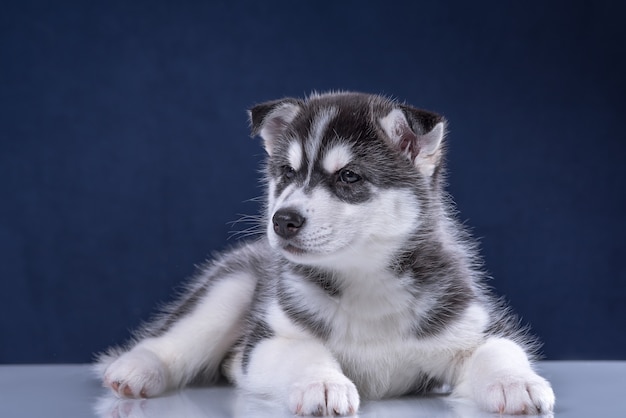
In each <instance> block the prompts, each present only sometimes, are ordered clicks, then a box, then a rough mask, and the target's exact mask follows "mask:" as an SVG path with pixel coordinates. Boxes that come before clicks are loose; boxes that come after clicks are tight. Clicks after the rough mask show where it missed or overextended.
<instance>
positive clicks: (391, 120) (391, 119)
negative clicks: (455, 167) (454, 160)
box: [379, 105, 446, 177]
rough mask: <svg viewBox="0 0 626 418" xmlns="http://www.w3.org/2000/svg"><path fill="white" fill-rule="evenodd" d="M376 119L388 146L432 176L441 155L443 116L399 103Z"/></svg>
mask: <svg viewBox="0 0 626 418" xmlns="http://www.w3.org/2000/svg"><path fill="white" fill-rule="evenodd" d="M379 121H380V125H381V127H382V128H383V131H385V133H386V134H387V137H388V138H389V140H390V141H391V145H392V146H393V147H394V148H395V149H397V150H398V151H399V152H401V153H402V154H404V155H405V156H406V157H407V158H409V159H410V160H411V162H412V163H413V164H414V165H415V167H416V168H417V169H418V170H419V171H420V172H421V173H422V174H424V175H425V176H427V177H430V176H432V175H433V173H434V172H435V169H436V168H437V166H438V165H439V163H440V162H441V157H442V154H443V147H442V143H443V138H444V136H445V132H446V122H445V120H444V118H443V117H442V116H440V115H438V114H436V113H432V112H428V111H425V110H421V109H416V108H414V107H411V106H406V105H399V106H398V107H396V108H394V109H393V110H392V111H391V112H389V114H387V115H386V116H384V117H382V118H380V120H379Z"/></svg>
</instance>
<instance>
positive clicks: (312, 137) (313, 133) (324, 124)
mask: <svg viewBox="0 0 626 418" xmlns="http://www.w3.org/2000/svg"><path fill="white" fill-rule="evenodd" d="M338 113H339V111H338V109H337V108H336V107H326V108H323V109H322V110H320V111H318V112H317V115H315V119H313V121H312V122H311V128H310V129H309V137H308V138H307V141H306V155H307V158H308V160H309V172H308V175H307V182H308V180H309V179H310V178H311V174H312V173H313V167H314V165H315V164H311V162H313V161H315V160H316V159H317V155H318V152H319V149H320V146H321V144H322V139H323V138H324V133H325V132H326V129H327V128H328V125H329V124H330V122H331V121H332V120H333V118H334V117H336V116H337V114H338Z"/></svg>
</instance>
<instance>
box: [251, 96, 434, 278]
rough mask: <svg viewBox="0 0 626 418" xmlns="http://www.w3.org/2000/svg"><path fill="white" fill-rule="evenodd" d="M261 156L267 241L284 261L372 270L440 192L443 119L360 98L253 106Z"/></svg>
mask: <svg viewBox="0 0 626 418" xmlns="http://www.w3.org/2000/svg"><path fill="white" fill-rule="evenodd" d="M250 119H251V125H252V133H253V134H254V135H256V134H258V135H260V136H261V137H262V138H263V141H264V147H265V150H266V151H267V154H268V159H267V171H266V180H267V184H268V201H267V205H268V207H267V214H268V218H269V219H268V227H267V234H268V238H269V242H270V244H271V245H272V246H273V247H274V248H275V249H277V250H279V251H281V252H282V253H283V254H284V256H285V257H286V258H288V259H290V260H291V261H294V262H298V263H302V264H310V265H317V266H324V267H330V268H358V267H364V268H371V267H373V264H376V263H382V262H385V260H388V255H389V254H390V253H392V252H394V251H397V250H398V249H399V248H400V247H401V246H402V244H403V243H404V242H405V241H406V239H408V237H409V236H411V235H412V234H413V233H414V232H415V231H416V230H417V228H419V225H420V222H421V218H422V216H421V213H422V211H423V209H424V206H425V203H426V202H427V201H428V199H429V196H430V195H432V194H433V193H436V191H437V187H438V186H437V184H438V181H437V179H438V177H439V171H440V167H441V160H442V152H443V149H442V140H443V137H444V132H445V122H444V120H443V118H442V117H440V116H439V115H436V114H434V113H430V112H426V111H423V110H419V109H415V108H413V107H410V106H407V105H403V104H399V103H396V102H395V101H391V100H388V99H386V98H383V97H380V96H374V95H366V94H360V93H329V94H323V95H313V96H311V97H309V98H307V99H304V100H300V99H292V98H285V99H281V100H276V101H271V102H267V103H263V104H260V105H257V106H255V107H253V108H252V109H251V110H250Z"/></svg>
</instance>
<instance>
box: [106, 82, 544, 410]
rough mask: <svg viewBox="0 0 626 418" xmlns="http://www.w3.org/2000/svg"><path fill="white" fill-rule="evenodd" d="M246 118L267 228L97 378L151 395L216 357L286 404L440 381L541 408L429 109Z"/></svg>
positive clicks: (373, 394) (353, 403) (113, 355)
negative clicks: (462, 213) (453, 190)
mask: <svg viewBox="0 0 626 418" xmlns="http://www.w3.org/2000/svg"><path fill="white" fill-rule="evenodd" d="M250 120H251V125H252V132H253V134H255V135H256V134H258V135H260V136H261V137H262V138H263V143H264V147H265V149H266V151H267V154H268V157H267V163H266V167H265V182H266V188H267V200H266V208H265V214H264V223H265V225H266V234H265V235H264V237H263V238H260V239H258V240H257V241H253V242H249V243H245V244H242V245H241V246H239V247H238V248H236V249H234V250H231V251H230V252H227V253H225V254H224V255H223V256H221V257H220V258H218V259H217V260H215V261H214V262H213V263H211V264H209V265H207V266H206V267H204V268H203V269H202V270H201V271H200V272H199V274H198V277H197V278H196V279H195V280H194V281H192V283H191V284H190V286H189V288H188V290H187V292H185V293H184V294H183V295H182V297H180V298H179V300H178V301H177V302H176V303H174V304H172V305H171V306H170V307H169V308H168V309H166V310H165V312H164V313H163V314H162V315H161V316H160V317H159V318H158V319H157V320H156V321H154V322H153V323H151V324H149V325H148V326H146V327H145V328H144V329H143V330H141V331H140V332H139V333H137V336H136V338H135V339H133V341H132V342H131V343H130V344H129V345H128V346H127V347H126V348H124V349H119V348H114V349H111V350H109V352H107V353H106V354H103V355H101V356H100V358H99V360H98V362H97V364H96V369H97V371H98V373H99V374H100V375H101V376H102V378H103V381H104V384H105V385H106V386H108V387H110V388H111V389H112V390H113V391H114V392H115V393H117V394H118V395H120V396H122V397H151V396H158V395H160V394H162V393H164V392H165V391H168V390H172V389H175V388H180V387H182V386H184V385H186V384H188V383H190V382H192V381H195V380H197V379H202V380H211V379H213V378H215V377H216V376H218V374H219V373H220V370H222V371H223V373H224V374H225V375H226V376H227V377H228V378H229V379H230V380H231V381H232V382H234V383H235V384H236V385H237V386H239V387H240V388H242V389H244V390H246V391H249V392H252V393H255V394H260V395H267V396H270V397H273V398H276V399H278V400H279V401H281V402H283V403H284V404H285V405H286V406H287V407H288V408H289V409H290V410H291V411H292V412H293V413H295V414H298V415H350V414H354V413H356V411H357V410H358V408H359V402H360V397H365V398H368V399H379V398H383V397H389V396H397V395H402V394H407V393H424V392H429V391H432V390H435V389H438V388H441V387H450V388H451V391H452V394H453V395H454V396H459V397H463V398H468V399H472V400H474V401H475V402H476V403H477V404H478V405H479V406H480V407H482V408H483V409H485V410H487V411H492V412H500V413H513V414H534V413H549V412H550V411H551V410H552V408H553V405H554V394H553V392H552V389H551V387H550V385H549V383H548V382H547V381H546V380H544V379H543V378H541V377H540V376H538V375H537V374H536V373H535V372H534V371H533V369H532V367H531V360H530V357H531V353H532V348H533V347H532V344H530V343H529V338H528V337H527V336H526V333H525V332H522V331H520V330H519V328H518V327H517V325H516V324H517V320H516V319H515V318H514V317H512V316H511V315H510V314H509V313H508V311H507V310H506V309H505V308H504V307H503V306H502V304H501V303H500V302H498V301H496V300H494V299H493V298H492V296H491V295H490V294H489V292H488V291H487V290H486V288H485V286H484V284H483V280H484V273H483V272H482V270H481V267H480V260H479V258H478V256H477V252H476V246H475V244H474V242H473V241H472V240H471V239H470V237H469V236H468V234H467V233H466V232H465V231H464V230H463V228H462V227H461V226H460V225H459V224H458V223H457V221H456V220H455V216H454V211H453V209H452V207H451V204H450V203H449V199H448V198H447V196H446V194H445V191H444V190H443V184H444V177H443V176H444V167H443V156H444V134H445V120H444V119H443V118H442V117H440V116H439V115H436V114H434V113H431V112H427V111H423V110H418V109H415V108H413V107H411V106H408V105H405V104H401V103H397V102H395V101H392V100H389V99H387V98H384V97H380V96H374V95H366V94H359V93H328V94H322V95H312V96H310V97H308V98H306V99H303V100H300V99H292V98H286V99H281V100H276V101H272V102H268V103H263V104H260V105H257V106H255V107H254V108H253V109H252V110H251V111H250Z"/></svg>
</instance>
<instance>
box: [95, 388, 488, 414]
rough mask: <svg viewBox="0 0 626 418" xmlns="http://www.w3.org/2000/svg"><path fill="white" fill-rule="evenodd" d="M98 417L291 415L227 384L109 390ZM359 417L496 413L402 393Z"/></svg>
mask: <svg viewBox="0 0 626 418" xmlns="http://www.w3.org/2000/svg"><path fill="white" fill-rule="evenodd" d="M94 410H95V412H96V414H97V415H98V416H99V417H100V418H166V417H167V418H170V417H177V418H178V417H180V418H224V417H236V418H244V417H254V418H281V417H285V418H287V417H289V418H291V417H293V415H292V414H291V413H289V412H288V411H287V410H286V408H285V406H284V405H283V404H281V403H278V402H275V401H272V400H268V399H263V398H260V397H258V396H253V395H249V394H243V393H240V392H237V391H235V390H233V388H231V387H212V388H203V389H196V388H191V389H185V390H182V391H180V392H175V393H172V394H170V395H167V396H163V397H159V398H153V399H119V398H117V397H116V396H114V395H112V394H110V395H106V396H103V397H101V398H100V399H99V400H98V402H97V403H96V405H95V406H94ZM358 416H359V417H363V418H409V417H411V418H419V417H424V418H426V417H428V418H432V417H434V416H436V417H438V418H466V417H467V418H481V417H482V418H485V417H489V418H493V417H494V416H496V415H493V414H487V413H485V412H482V411H480V410H478V409H477V408H476V407H475V406H474V405H473V404H471V403H467V402H461V401H458V400H454V399H451V398H449V397H447V396H427V397H403V398H397V399H387V400H382V401H365V402H364V403H363V404H362V405H361V409H360V411H359V415H358Z"/></svg>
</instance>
